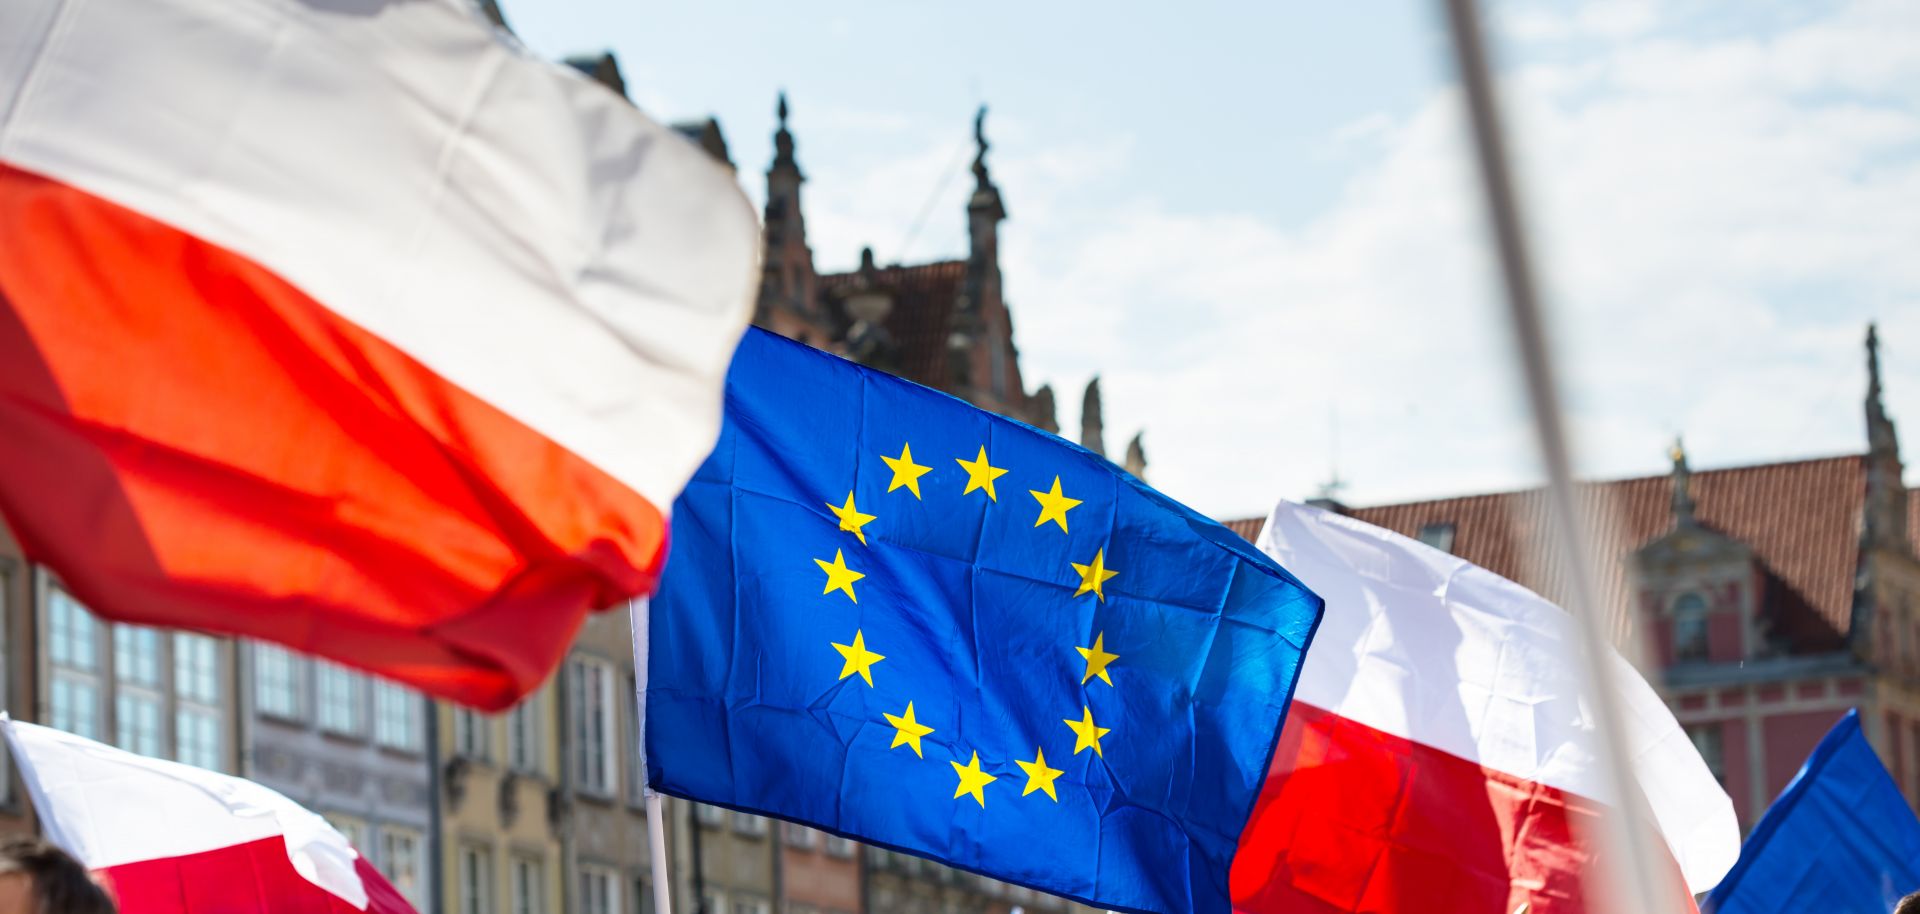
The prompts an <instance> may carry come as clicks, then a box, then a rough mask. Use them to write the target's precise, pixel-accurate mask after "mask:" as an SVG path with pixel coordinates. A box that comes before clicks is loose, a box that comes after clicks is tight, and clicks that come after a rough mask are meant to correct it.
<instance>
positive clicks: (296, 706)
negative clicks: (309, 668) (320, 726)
mask: <svg viewBox="0 0 1920 914" xmlns="http://www.w3.org/2000/svg"><path fill="white" fill-rule="evenodd" d="M247 649H248V650H249V651H251V652H252V654H253V656H252V661H253V676H252V678H253V711H254V713H255V714H258V715H260V716H263V717H272V718H276V719H279V720H284V721H290V722H296V723H305V722H306V720H305V719H304V718H303V716H302V712H303V711H305V710H306V708H307V696H306V688H305V685H306V676H305V675H304V674H305V673H306V658H305V657H303V656H301V654H300V652H299V651H295V650H293V649H292V648H287V647H282V646H280V645H278V644H274V643H272V642H269V641H250V642H248V643H247ZM282 663H284V666H281V664H282ZM276 668H277V669H276ZM269 669H274V672H273V674H272V675H269V674H268V672H267V671H268V670H269ZM281 671H284V673H285V676H284V682H283V681H282V676H281V675H280V672H281ZM269 696H271V697H269ZM282 696H284V697H285V699H286V702H285V704H284V706H283V705H282V703H281V702H280V701H279V700H278V699H279V698H280V697H282Z"/></svg>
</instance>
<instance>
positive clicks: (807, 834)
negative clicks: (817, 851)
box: [780, 822, 820, 850]
mask: <svg viewBox="0 0 1920 914" xmlns="http://www.w3.org/2000/svg"><path fill="white" fill-rule="evenodd" d="M780 832H781V836H782V837H784V838H786V839H787V844H789V845H791V846H793V847H804V848H806V849H807V850H813V848H814V846H815V845H817V844H819V843H820V833H819V832H817V831H814V830H813V829H811V828H808V827H806V826H805V825H801V824H800V823H798V822H783V823H781V825H780Z"/></svg>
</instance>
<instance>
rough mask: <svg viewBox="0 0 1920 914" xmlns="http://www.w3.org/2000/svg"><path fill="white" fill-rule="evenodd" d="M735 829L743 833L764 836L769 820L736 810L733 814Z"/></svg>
mask: <svg viewBox="0 0 1920 914" xmlns="http://www.w3.org/2000/svg"><path fill="white" fill-rule="evenodd" d="M733 830H734V831H737V832H739V833H740V834H743V835H752V836H754V837H756V838H758V837H762V836H764V835H765V834H766V833H767V820H766V819H764V818H762V817H760V816H756V815H754V814H752V813H748V812H736V813H734V814H733Z"/></svg>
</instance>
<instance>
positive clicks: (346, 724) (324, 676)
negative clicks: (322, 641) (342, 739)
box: [314, 660, 367, 736]
mask: <svg viewBox="0 0 1920 914" xmlns="http://www.w3.org/2000/svg"><path fill="white" fill-rule="evenodd" d="M314 678H315V679H316V680H317V686H316V689H315V691H316V692H318V693H319V712H320V713H319V717H320V728H321V729H323V730H331V731H333V732H335V733H343V734H346V735H348V736H359V735H360V734H361V733H362V732H363V731H364V730H365V729H366V711H365V710H363V709H362V708H361V705H362V704H364V703H365V700H366V692H367V680H366V677H364V676H362V675H360V674H359V673H356V672H354V671H352V670H349V669H347V668H346V667H343V666H341V665H339V664H337V663H333V662H331V661H327V660H317V661H315V662H314Z"/></svg>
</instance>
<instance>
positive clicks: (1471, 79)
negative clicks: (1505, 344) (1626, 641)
mask: <svg viewBox="0 0 1920 914" xmlns="http://www.w3.org/2000/svg"><path fill="white" fill-rule="evenodd" d="M1441 5H1442V6H1443V7H1445V12H1446V16H1447V25H1448V31H1449V32H1450V33H1451V36H1452V38H1453V52H1454V58H1455V62H1456V63H1457V64H1458V65H1459V69H1460V80H1461V83H1462V84H1463V86H1464V87H1465V89H1466V97H1467V109H1468V113H1469V116H1470V120H1471V122H1472V129H1473V140H1474V151H1475V153H1476V156H1475V158H1476V160H1477V163H1478V166H1479V171H1480V179H1481V185H1482V189H1483V190H1484V191H1485V194H1486V205H1487V218H1488V221H1489V222H1490V223H1491V226H1492V229H1493V233H1494V240H1495V242H1496V246H1497V247H1498V248H1499V252H1500V267H1501V279H1502V280H1503V283H1504V285H1505V288H1506V293H1507V305H1508V319H1509V322H1510V323H1511V325H1512V327H1513V344H1514V350H1515V356H1516V358H1518V359H1519V361H1520V366H1521V369H1522V372H1523V374H1524V375H1525V377H1526V382H1527V400H1528V405H1529V406H1530V407H1531V412H1532V414H1533V425H1534V432H1535V435H1536V437H1537V442H1538V444H1539V446H1540V455H1541V460H1542V462H1543V463H1545V464H1546V469H1547V479H1548V485H1547V499H1548V507H1549V509H1550V511H1549V514H1550V518H1549V526H1548V532H1549V537H1548V548H1549V549H1551V550H1552V553H1553V554H1557V555H1558V560H1559V562H1560V563H1561V566H1560V570H1562V571H1564V572H1565V573H1566V575H1567V579H1568V580H1569V581H1570V582H1571V583H1572V588H1571V594H1570V604H1569V605H1568V606H1567V607H1566V608H1567V610H1568V611H1569V612H1571V613H1572V614H1573V617H1574V618H1575V619H1576V620H1578V623H1579V626H1580V633H1581V636H1582V637H1581V638H1580V642H1581V647H1582V651H1581V654H1582V657H1583V659H1584V660H1585V663H1584V664H1583V666H1584V667H1585V670H1584V672H1585V674H1586V675H1585V679H1586V686H1587V688H1586V691H1587V697H1588V699H1589V700H1590V701H1591V702H1592V704H1591V707H1592V709H1593V712H1594V716H1595V718H1596V720H1595V724H1596V730H1597V733H1596V735H1597V736H1598V742H1599V750H1600V759H1601V761H1602V763H1603V764H1604V765H1605V766H1606V769H1607V777H1608V781H1607V783H1608V785H1609V786H1610V787H1612V788H1613V795H1614V802H1615V803H1616V804H1617V810H1616V811H1617V813H1618V814H1617V815H1610V816H1602V817H1601V820H1602V823H1601V829H1600V831H1601V834H1600V835H1599V837H1600V838H1601V840H1602V842H1603V844H1602V846H1603V848H1605V850H1606V851H1607V853H1605V854H1603V855H1602V856H1601V859H1602V860H1603V861H1605V863H1606V866H1607V870H1608V871H1607V872H1606V873H1604V874H1593V873H1590V874H1589V877H1590V878H1589V879H1588V880H1587V882H1588V886H1589V888H1588V891H1587V893H1586V894H1587V895H1588V896H1589V903H1590V904H1594V905H1595V906H1596V907H1599V906H1601V905H1611V906H1612V907H1613V908H1614V909H1616V910H1623V911H1635V912H1649V914H1652V912H1660V911H1671V910H1672V909H1673V906H1674V905H1675V904H1676V903H1677V902H1678V901H1679V899H1680V898H1681V897H1683V895H1684V890H1683V889H1682V888H1681V887H1679V886H1677V885H1674V884H1673V881H1672V878H1673V873H1672V870H1671V869H1670V868H1669V867H1668V866H1666V865H1663V863H1662V862H1661V860H1660V859H1659V858H1658V856H1657V855H1656V854H1655V853H1654V850H1653V848H1652V846H1651V842H1648V841H1643V840H1636V839H1637V838H1638V837H1639V836H1640V835H1652V834H1658V831H1657V830H1655V829H1653V828H1651V827H1649V828H1646V829H1644V830H1643V829H1639V828H1637V826H1639V825H1640V824H1641V822H1642V818H1643V814H1642V811H1643V810H1645V809H1646V807H1645V805H1644V800H1643V798H1642V797H1641V795H1640V789H1639V783H1638V781H1637V780H1636V779H1635V778H1634V775H1633V768H1632V763H1631V760H1630V759H1629V758H1628V757H1627V753H1626V749H1625V746H1624V745H1623V744H1622V741H1621V739H1620V734H1621V733H1623V732H1624V728H1623V726H1622V723H1621V721H1622V716H1621V711H1620V701H1619V696H1618V693H1617V692H1615V691H1614V688H1615V686H1614V680H1615V678H1616V677H1615V675H1614V674H1615V672H1616V671H1615V670H1614V669H1613V650H1612V646H1611V642H1610V640H1609V639H1608V638H1607V636H1606V632H1605V629H1604V628H1603V627H1602V624H1601V611H1602V606H1601V604H1600V602H1599V601H1598V600H1597V599H1595V597H1594V595H1595V593H1596V590H1595V588H1594V581H1595V580H1596V578H1595V574H1594V564H1593V550H1592V543H1591V542H1590V541H1589V538H1588V536H1587V528H1586V527H1584V526H1583V525H1582V524H1581V523H1580V519H1579V516H1578V514H1577V505H1576V499H1575V493H1574V482H1573V470H1572V460H1571V458H1570V455H1569V447H1568V443H1567V433H1566V427H1565V421H1564V418H1563V416H1562V414H1561V412H1560V394H1559V387H1558V383H1557V379H1556V377H1555V375H1554V371H1553V366H1552V365H1551V363H1550V360H1549V357H1548V353H1547V342H1546V330H1545V326H1544V317H1543V311H1544V309H1543V308H1542V306H1541V303H1540V295H1539V291H1538V289H1537V288H1536V286H1535V280H1534V272H1533V264H1532V262H1531V259H1530V257H1529V254H1528V251H1527V244H1526V233H1525V231H1524V230H1523V229H1522V225H1521V218H1520V203H1519V199H1518V194H1517V192H1516V190H1515V188H1514V182H1513V178H1512V168H1511V166H1510V164H1509V162H1508V160H1507V150H1506V145H1505V140H1504V135H1503V133H1502V129H1501V125H1500V112H1499V106H1498V103H1497V102H1496V100H1495V98H1494V87H1493V75H1492V69H1493V68H1492V65H1491V64H1490V63H1489V53H1488V49H1487V46H1486V37H1485V33H1484V32H1483V30H1482V27H1481V20H1480V14H1479V9H1478V5H1477V4H1476V3H1475V2H1474V0H1443V2H1442V4H1441ZM1646 824H1647V825H1648V826H1651V825H1652V823H1651V822H1648V823H1646ZM1596 876H1599V877H1601V878H1593V877H1596ZM1601 886H1605V887H1606V888H1604V889H1603V890H1602V895H1603V897H1602V898H1595V897H1593V896H1594V895H1595V892H1594V891H1593V889H1594V888H1597V887H1601ZM1616 887H1617V888H1616Z"/></svg>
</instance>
